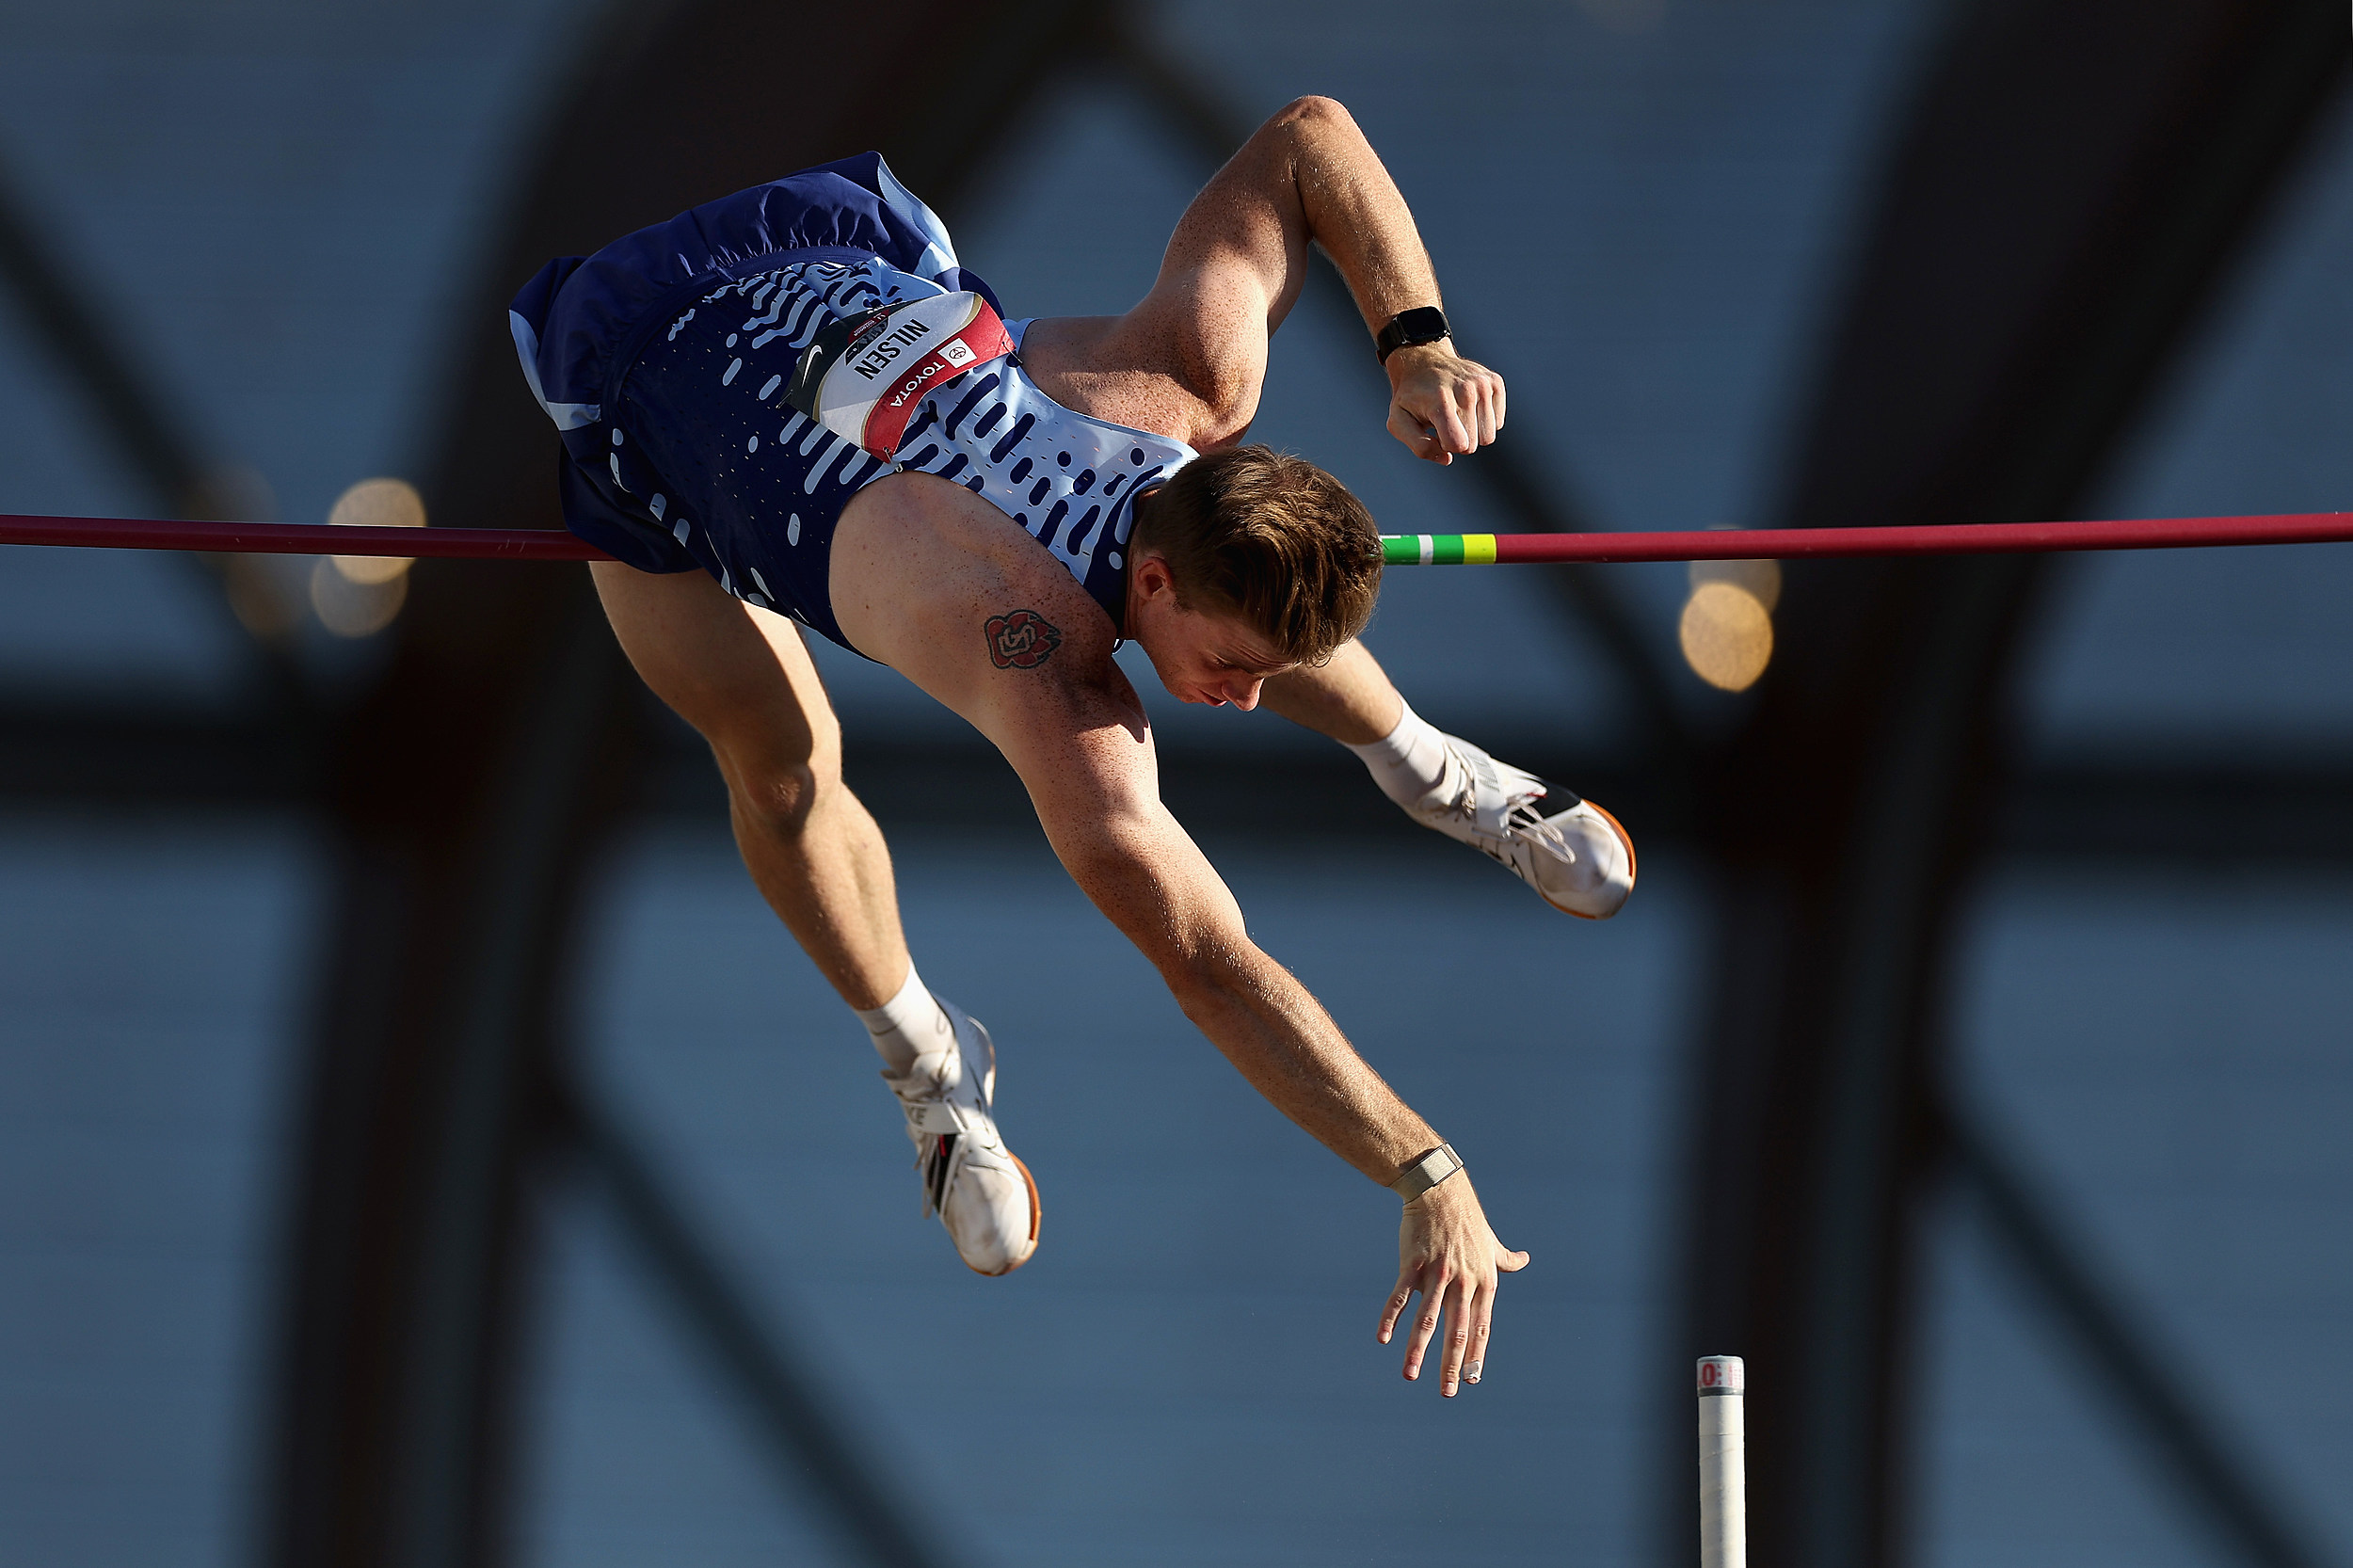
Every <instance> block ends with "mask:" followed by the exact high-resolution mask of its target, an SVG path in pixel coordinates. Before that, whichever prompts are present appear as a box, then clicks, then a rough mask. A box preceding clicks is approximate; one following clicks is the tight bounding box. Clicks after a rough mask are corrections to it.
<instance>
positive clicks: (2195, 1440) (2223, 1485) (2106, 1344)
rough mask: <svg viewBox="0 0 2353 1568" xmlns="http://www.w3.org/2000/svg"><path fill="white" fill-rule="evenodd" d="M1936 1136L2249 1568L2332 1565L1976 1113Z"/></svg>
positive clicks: (1997, 1229) (2065, 1325)
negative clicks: (2228, 1439)
mask: <svg viewBox="0 0 2353 1568" xmlns="http://www.w3.org/2000/svg"><path fill="white" fill-rule="evenodd" d="M1937 1118H1938V1126H1937V1131H1938V1133H1939V1134H1940V1135H1941V1136H1942V1138H1943V1140H1944V1142H1945V1147H1946V1149H1947V1151H1948V1152H1949V1154H1950V1157H1951V1160H1952V1171H1953V1176H1954V1178H1955V1179H1956V1181H1957V1182H1958V1183H1959V1184H1960V1187H1961V1192H1962V1193H1963V1194H1964V1195H1965V1196H1967V1197H1968V1198H1970V1199H1972V1200H1973V1201H1974V1202H1975V1203H1976V1204H1977V1207H1978V1208H1979V1209H1980V1210H1981V1211H1982V1212H1983V1214H1984V1216H1985V1221H1986V1224H1987V1227H1988V1228H1989V1229H1990V1230H1992V1231H1993V1237H1994V1240H1996V1241H1997V1242H1999V1243H2000V1245H2001V1248H2002V1250H2003V1252H2004V1253H2005V1254H2006V1255H2007V1256H2008V1257H2009V1260H2010V1262H2011V1263H2012V1264H2014V1265H2015V1266H2016V1268H2017V1270H2018V1272H2019V1274H2020V1277H2021V1278H2022V1279H2023V1280H2024V1281H2025V1284H2026V1285H2027V1286H2028V1288H2031V1289H2032V1290H2033V1291H2034V1294H2035V1297H2036V1300H2037V1302H2038V1303H2039V1304H2040V1305H2041V1307H2042V1308H2043V1310H2044V1311H2046V1312H2048V1313H2049V1314H2050V1315H2051V1318H2052V1320H2053V1321H2054V1322H2055V1323H2056V1324H2057V1326H2058V1329H2059V1331H2060V1333H2061V1334H2062V1335H2063V1336H2065V1338H2066V1339H2067V1342H2068V1344H2069V1347H2070V1348H2071V1349H2073V1351H2074V1352H2075V1353H2076V1354H2077V1355H2079V1356H2081V1357H2082V1358H2083V1360H2084V1363H2085V1365H2086V1366H2087V1367H2088V1368H2090V1370H2091V1371H2092V1372H2093V1374H2094V1376H2095V1379H2096V1381H2097V1382H2098V1384H2099V1385H2100V1387H2101V1390H2102V1392H2103V1393H2105V1394H2106V1395H2107V1397H2108V1399H2109V1400H2110V1401H2111V1402H2112V1403H2113V1404H2114V1405H2115V1406H2116V1407H2117V1408H2118V1409H2119V1410H2120V1411H2121V1413H2122V1414H2123V1415H2124V1416H2125V1418H2126V1419H2127V1420H2128V1421H2130V1422H2131V1423H2132V1425H2133V1427H2134V1428H2135V1429H2136V1430H2137V1432H2139V1433H2140V1434H2141V1435H2142V1436H2143V1437H2144V1438H2146V1439H2147V1441H2148V1443H2149V1445H2150V1447H2151V1448H2152V1450H2153V1452H2154V1454H2155V1456H2156V1457H2157V1459H2158V1461H2159V1462H2160V1463H2161V1464H2163V1465H2164V1467H2165V1469H2166V1470H2167V1471H2168V1472H2169V1480H2172V1481H2173V1482H2174V1484H2175V1488H2176V1490H2177V1492H2178V1494H2180V1495H2183V1496H2187V1497H2189V1498H2190V1499H2191V1500H2192V1501H2193V1502H2194V1503H2195V1505H2196V1506H2197V1508H2198V1509H2199V1510H2200V1511H2201V1512H2203V1513H2204V1514H2205V1515H2206V1518H2207V1521H2208V1523H2209V1524H2210V1525H2211V1526H2212V1527H2213V1528H2214V1530H2215V1533H2216V1534H2217V1536H2219V1537H2220V1538H2221V1539H2222V1540H2223V1541H2224V1542H2225V1543H2227V1544H2229V1546H2230V1547H2231V1548H2232V1550H2233V1552H2235V1553H2236V1554H2237V1555H2238V1557H2239V1558H2240V1559H2241V1560H2243V1561H2245V1562H2246V1563H2247V1564H2248V1565H2249V1568H2329V1563H2328V1560H2327V1559H2326V1558H2325V1557H2323V1556H2322V1555H2321V1554H2320V1553H2319V1552H2318V1551H2316V1550H2314V1549H2313V1544H2312V1542H2311V1540H2310V1538H2309V1536H2308V1535H2307V1532H2305V1531H2304V1530H2302V1529H2299V1528H2295V1527H2294V1526H2291V1525H2290V1524H2289V1523H2288V1522H2287V1519H2286V1517H2285V1515H2284V1514H2283V1512H2282V1511H2281V1507H2280V1504H2279V1503H2278V1501H2277V1500H2275V1499H2274V1498H2273V1497H2271V1496H2269V1495H2268V1491H2267V1489H2266V1488H2265V1486H2264V1485H2263V1484H2262V1482H2261V1481H2260V1480H2258V1479H2257V1477H2256V1475H2255V1472H2254V1469H2253V1467H2252V1466H2250V1465H2249V1464H2246V1463H2244V1462H2243V1461H2242V1460H2241V1458H2240V1456H2239V1455H2238V1454H2237V1453H2235V1452H2233V1449H2232V1448H2231V1445H2230V1444H2228V1443H2226V1442H2225V1441H2223V1439H2222V1438H2221V1436H2220V1435H2219V1434H2218V1432H2217V1427H2216V1424H2215V1421H2214V1419H2213V1417H2212V1416H2209V1415H2208V1414H2207V1413H2206V1412H2204V1411H2202V1410H2200V1409H2199V1408H2197V1406H2196V1405H2195V1403H2194V1402H2193V1401H2192V1400H2191V1399H2190V1397H2189V1395H2188V1393H2187V1392H2186V1391H2185V1387H2184V1383H2185V1380H2184V1378H2183V1376H2182V1372H2181V1365H2182V1363H2181V1358H2180V1357H2179V1356H2174V1355H2167V1354H2163V1353H2161V1352H2159V1351H2158V1349H2157V1347H2156V1346H2155V1344H2154V1343H2153V1341H2152V1339H2151V1338H2150V1336H2149V1335H2148V1333H2147V1332H2146V1331H2145V1330H2144V1329H2142V1328H2141V1327H2140V1326H2139V1325H2138V1324H2137V1322H2136V1320H2135V1317H2134V1314H2133V1313H2132V1312H2131V1311H2130V1310H2129V1309H2128V1308H2127V1307H2126V1305H2125V1304H2124V1303H2123V1302H2122V1301H2121V1299H2120V1298H2119V1297H2118V1295H2117V1293H2116V1292H2115V1291H2113V1290H2111V1289H2110V1288H2107V1287H2106V1286H2105V1285H2104V1284H2103V1283H2102V1282H2101V1280H2100V1278H2099V1277H2098V1273H2097V1272H2096V1271H2095V1270H2094V1269H2093V1267H2092V1266H2091V1263H2090V1261H2089V1257H2088V1256H2087V1253H2086V1250H2085V1247H2084V1244H2083V1242H2082V1240H2081V1239H2080V1238H2079V1237H2077V1236H2075V1235H2074V1234H2073V1233H2072V1232H2071V1231H2070V1230H2069V1229H2068V1227H2066V1226H2064V1225H2062V1224H2060V1223H2059V1222H2058V1220H2057V1217H2056V1216H2055V1215H2054V1213H2053V1212H2052V1208H2051V1205H2050V1203H2049V1202H2048V1200H2047V1199H2046V1198H2045V1197H2044V1196H2042V1195H2041V1193H2039V1192H2036V1190H2035V1187H2034V1184H2033V1183H2032V1182H2030V1181H2028V1180H2027V1179H2026V1176H2025V1174H2024V1173H2023V1172H2022V1171H2021V1170H2020V1169H2019V1168H2018V1166H2017V1164H2016V1163H2015V1162H2014V1161H2013V1160H2010V1159H2009V1156H2008V1155H2007V1153H2005V1151H2004V1150H2003V1149H2002V1148H2001V1147H2000V1146H1999V1145H1998V1144H1996V1143H1995V1142H1994V1141H1993V1139H1991V1138H1990V1137H1988V1136H1987V1135H1986V1133H1985V1130H1984V1128H1982V1127H1980V1126H1979V1125H1978V1123H1977V1117H1975V1116H1974V1115H1967V1114H1963V1113H1962V1112H1960V1111H1959V1110H1958V1109H1956V1108H1954V1107H1953V1106H1951V1105H1949V1104H1947V1105H1945V1106H1943V1107H1941V1108H1940V1109H1939V1111H1938V1112H1937Z"/></svg>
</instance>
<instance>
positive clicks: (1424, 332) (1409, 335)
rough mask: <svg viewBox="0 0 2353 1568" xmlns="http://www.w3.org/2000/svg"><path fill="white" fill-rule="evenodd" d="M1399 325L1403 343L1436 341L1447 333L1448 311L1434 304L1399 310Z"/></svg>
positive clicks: (1399, 333) (1400, 338)
mask: <svg viewBox="0 0 2353 1568" xmlns="http://www.w3.org/2000/svg"><path fill="white" fill-rule="evenodd" d="M1397 326H1398V338H1399V341H1400V343H1401V344H1414V343H1436V342H1437V341H1438V340H1439V339H1440V338H1443V337H1445V336H1446V335H1447V329H1446V312H1444V311H1441V310H1439V309H1438V308H1437V307H1436V306H1434V305H1419V306H1417V307H1415V308H1414V309H1413V310H1410V311H1401V312H1398V316H1397Z"/></svg>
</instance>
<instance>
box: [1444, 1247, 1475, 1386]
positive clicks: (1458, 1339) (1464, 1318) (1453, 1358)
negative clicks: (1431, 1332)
mask: <svg viewBox="0 0 2353 1568" xmlns="http://www.w3.org/2000/svg"><path fill="white" fill-rule="evenodd" d="M1479 1294H1480V1292H1479V1276H1478V1275H1476V1274H1461V1275H1458V1276H1457V1277H1456V1278H1455V1279H1454V1281H1453V1282H1452V1283H1451V1284H1450V1285H1449V1286H1448V1287H1447V1292H1446V1345H1445V1348H1444V1349H1443V1350H1442V1351H1441V1352H1439V1360H1438V1392H1439V1393H1441V1394H1443V1395H1445V1396H1446V1397H1447V1398H1448V1399H1449V1400H1450V1399H1452V1398H1454V1396H1455V1395H1456V1394H1457V1393H1459V1392H1461V1390H1462V1385H1463V1362H1464V1360H1465V1358H1466V1357H1467V1356H1468V1355H1469V1353H1470V1336H1471V1322H1472V1320H1473V1319H1474V1318H1476V1317H1477V1315H1478V1303H1479Z"/></svg>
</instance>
